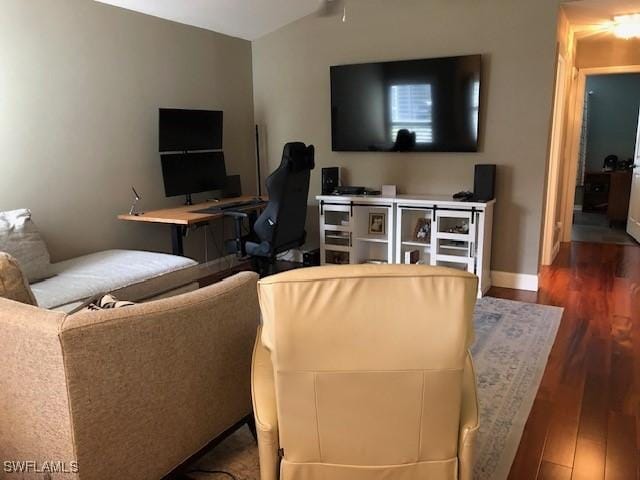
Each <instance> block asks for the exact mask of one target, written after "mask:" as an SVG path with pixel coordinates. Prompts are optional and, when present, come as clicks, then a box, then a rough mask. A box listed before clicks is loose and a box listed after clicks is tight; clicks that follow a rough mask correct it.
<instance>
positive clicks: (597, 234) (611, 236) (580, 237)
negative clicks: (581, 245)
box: [571, 211, 636, 245]
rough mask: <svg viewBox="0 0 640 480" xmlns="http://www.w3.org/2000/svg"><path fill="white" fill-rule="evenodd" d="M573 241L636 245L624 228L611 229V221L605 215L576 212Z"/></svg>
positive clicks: (572, 231)
mask: <svg viewBox="0 0 640 480" xmlns="http://www.w3.org/2000/svg"><path fill="white" fill-rule="evenodd" d="M571 239H572V240H573V241H574V242H594V243H614V244H617V245H636V243H635V242H634V240H633V238H631V237H630V236H629V235H628V234H627V232H626V231H625V229H624V226H619V227H615V228H611V227H609V221H608V220H607V217H606V215H605V214H603V213H590V212H581V211H576V212H574V221H573V226H572V229H571Z"/></svg>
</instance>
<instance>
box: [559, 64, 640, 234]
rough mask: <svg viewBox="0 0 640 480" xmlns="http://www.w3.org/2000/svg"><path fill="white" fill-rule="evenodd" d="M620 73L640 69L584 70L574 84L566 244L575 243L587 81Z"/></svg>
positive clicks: (564, 200)
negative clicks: (579, 163) (575, 214)
mask: <svg viewBox="0 0 640 480" xmlns="http://www.w3.org/2000/svg"><path fill="white" fill-rule="evenodd" d="M617 73H640V65H625V66H617V67H592V68H580V69H578V71H577V80H576V81H575V82H574V85H575V91H574V92H572V93H571V94H572V95H573V96H574V98H573V102H572V103H573V106H571V105H569V108H570V111H569V125H568V128H569V131H568V132H567V145H566V150H565V152H566V158H567V161H566V162H565V168H564V172H563V182H562V192H563V195H562V232H561V241H562V242H570V241H571V229H572V226H573V203H574V201H575V196H576V180H577V176H578V168H577V166H578V160H579V158H578V157H579V155H580V135H581V132H582V117H583V113H584V98H585V90H586V86H587V77H588V76H591V75H614V74H617Z"/></svg>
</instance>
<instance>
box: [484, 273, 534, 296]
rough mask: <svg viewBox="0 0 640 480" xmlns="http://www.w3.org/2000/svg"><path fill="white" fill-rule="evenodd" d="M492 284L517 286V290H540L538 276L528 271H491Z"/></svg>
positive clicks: (508, 286)
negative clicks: (527, 272)
mask: <svg viewBox="0 0 640 480" xmlns="http://www.w3.org/2000/svg"><path fill="white" fill-rule="evenodd" d="M491 285H492V286H494V287H503V288H515V289H516V290H529V291H532V292H537V291H538V276H537V275H529V274H526V273H511V272H498V271H495V270H492V271H491Z"/></svg>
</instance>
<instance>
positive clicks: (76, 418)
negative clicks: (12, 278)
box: [60, 272, 259, 480]
mask: <svg viewBox="0 0 640 480" xmlns="http://www.w3.org/2000/svg"><path fill="white" fill-rule="evenodd" d="M257 279H258V276H257V275H256V274H255V273H252V272H251V273H250V272H242V273H239V274H237V275H234V276H233V277H230V278H228V279H225V280H223V281H221V282H218V283H216V284H213V285H211V286H209V287H205V288H202V289H199V290H197V291H194V292H190V293H186V294H183V295H179V296H176V297H171V298H167V299H163V300H157V301H152V302H148V303H142V304H137V305H133V306H129V307H124V308H117V309H110V310H102V311H98V312H81V313H77V314H75V315H71V316H69V317H67V318H66V320H65V322H64V324H63V326H62V331H61V334H60V338H61V342H62V348H63V351H64V360H65V370H66V374H67V384H68V387H67V391H68V395H69V403H70V410H71V416H72V422H73V434H74V435H73V436H74V440H75V444H76V451H77V456H78V462H79V465H80V474H81V476H82V478H83V479H85V478H86V480H93V479H96V480H98V479H107V478H136V479H139V480H152V479H154V478H161V477H163V476H164V475H166V474H167V473H169V472H170V471H171V470H173V469H174V468H176V467H177V466H178V465H180V464H182V463H183V462H184V461H185V460H187V459H188V458H189V457H191V456H192V455H193V454H195V453H196V452H198V451H199V450H200V449H201V448H203V447H204V446H205V445H207V444H208V443H209V442H210V441H211V440H212V439H214V438H215V437H217V436H218V435H220V434H221V433H223V432H224V431H226V430H227V429H229V428H230V427H231V426H233V425H234V424H236V423H238V422H239V421H240V420H242V419H243V418H245V417H246V416H247V415H249V414H250V413H251V351H252V348H253V344H254V340H255V334H256V328H257V326H258V319H259V312H258V302H257V291H256V290H257V289H256V283H257ZM85 475H86V476H85Z"/></svg>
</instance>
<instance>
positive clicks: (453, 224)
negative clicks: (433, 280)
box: [316, 195, 495, 296]
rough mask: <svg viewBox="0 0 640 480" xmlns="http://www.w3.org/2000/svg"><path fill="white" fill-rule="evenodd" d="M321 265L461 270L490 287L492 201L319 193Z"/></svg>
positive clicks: (480, 286) (482, 288) (481, 290)
mask: <svg viewBox="0 0 640 480" xmlns="http://www.w3.org/2000/svg"><path fill="white" fill-rule="evenodd" d="M316 199H317V200H318V201H319V208H320V254H321V263H322V264H323V265H325V264H332V263H333V264H345V263H350V264H358V263H372V262H376V263H407V261H408V260H409V259H412V261H414V262H417V263H421V264H427V265H439V266H445V267H450V268H457V269H463V270H466V271H468V272H471V273H474V274H475V275H477V276H478V278H479V284H478V296H482V295H483V294H484V293H486V291H487V290H488V289H489V287H490V286H491V276H490V265H491V258H490V257H491V230H492V226H493V206H494V204H495V200H491V201H490V202H486V203H483V202H459V201H456V200H452V199H451V198H449V197H442V196H432V195H398V196H396V197H382V196H360V195H353V196H349V195H345V196H333V195H320V196H318V197H316Z"/></svg>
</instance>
